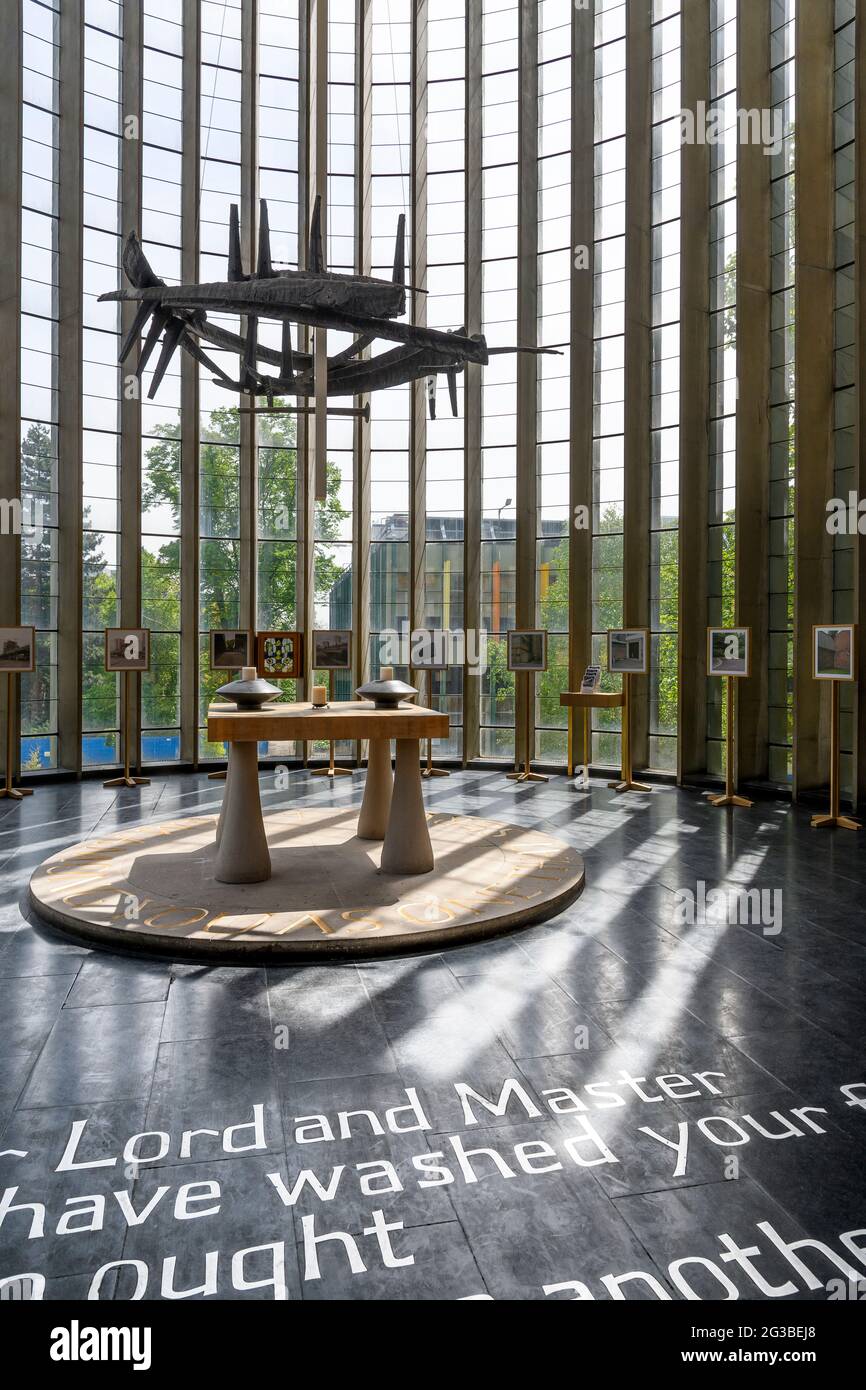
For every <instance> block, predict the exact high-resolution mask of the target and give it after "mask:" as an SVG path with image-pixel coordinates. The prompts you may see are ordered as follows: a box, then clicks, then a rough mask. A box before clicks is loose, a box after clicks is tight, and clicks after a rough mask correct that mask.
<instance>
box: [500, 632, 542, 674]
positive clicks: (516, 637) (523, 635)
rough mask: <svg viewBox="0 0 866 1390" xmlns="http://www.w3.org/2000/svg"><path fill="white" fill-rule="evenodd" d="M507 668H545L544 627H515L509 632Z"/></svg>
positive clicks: (528, 669)
mask: <svg viewBox="0 0 866 1390" xmlns="http://www.w3.org/2000/svg"><path fill="white" fill-rule="evenodd" d="M508 669H509V671H546V670H547V633H546V631H545V630H544V628H536V629H532V628H517V629H512V631H511V632H509V634H508Z"/></svg>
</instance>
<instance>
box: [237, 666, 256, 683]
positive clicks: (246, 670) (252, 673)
mask: <svg viewBox="0 0 866 1390" xmlns="http://www.w3.org/2000/svg"><path fill="white" fill-rule="evenodd" d="M256 675H257V673H256V668H255V666H244V667H242V668H241V680H242V681H254V680H255V679H256Z"/></svg>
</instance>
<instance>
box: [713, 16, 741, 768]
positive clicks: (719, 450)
mask: <svg viewBox="0 0 866 1390" xmlns="http://www.w3.org/2000/svg"><path fill="white" fill-rule="evenodd" d="M710 102H711V109H712V110H713V111H714V112H715V115H716V121H717V128H718V130H719V139H718V140H717V141H716V142H715V144H713V145H711V146H710V418H709V472H710V486H709V499H708V511H707V516H708V523H709V536H708V540H707V545H708V556H709V573H708V576H707V593H708V604H707V623H708V624H710V625H712V626H713V627H733V625H734V623H735V621H736V570H735V562H736V536H737V528H736V502H737V0H713V3H712V5H711V8H710ZM727 686H728V683H727V681H722V680H717V679H715V680H708V681H707V768H708V770H709V771H710V772H714V773H715V774H716V775H717V776H722V775H723V774H724V770H725V769H724V760H725V753H724V739H725V736H726V733H727V723H726V720H727V696H728V690H727Z"/></svg>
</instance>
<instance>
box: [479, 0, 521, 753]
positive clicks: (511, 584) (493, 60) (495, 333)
mask: <svg viewBox="0 0 866 1390" xmlns="http://www.w3.org/2000/svg"><path fill="white" fill-rule="evenodd" d="M482 9H483V21H482V22H483V34H482V37H483V43H482V50H481V71H482V78H481V100H482V108H483V109H482V144H481V196H482V207H481V223H482V250H481V255H482V266H481V273H482V313H481V318H482V331H483V333H484V334H485V336H486V338H487V342H488V344H489V345H490V346H491V347H499V346H504V345H506V344H513V343H516V341H517V206H518V196H517V174H518V167H517V123H518V109H519V90H520V80H519V71H518V67H519V60H518V51H519V37H518V31H519V3H518V0H483V6H482ZM481 392H482V396H481V470H482V483H481V487H482V501H481V627H482V629H483V630H484V631H486V632H487V635H488V636H487V670H486V672H485V674H484V675H483V677H482V679H481V681H480V685H481V720H480V723H481V736H480V745H481V746H480V752H481V755H482V757H500V758H513V757H514V677H513V675H511V673H510V672H509V671H508V669H507V656H506V635H505V634H506V633H507V632H508V630H509V628H513V627H514V626H515V623H516V620H517V607H516V605H517V595H516V588H515V568H516V562H517V553H516V552H517V540H516V536H517V358H516V357H514V356H511V355H509V354H506V353H503V354H502V355H501V356H497V357H492V358H491V359H490V363H489V365H488V366H487V367H486V368H485V369H484V376H483V379H482V388H481Z"/></svg>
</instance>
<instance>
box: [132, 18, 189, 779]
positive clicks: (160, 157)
mask: <svg viewBox="0 0 866 1390" xmlns="http://www.w3.org/2000/svg"><path fill="white" fill-rule="evenodd" d="M143 19H144V23H143V38H144V53H143V85H142V179H141V203H142V214H141V236H142V241H143V244H144V250H145V254H146V255H147V258H148V260H149V262H150V264H151V266H152V267H153V269H154V270H155V271H156V273H157V275H160V276H162V278H163V279H164V280H165V281H166V283H167V284H170V285H172V284H179V283H180V280H181V247H182V219H181V185H182V169H181V151H182V149H183V123H182V111H181V103H182V100H183V61H182V60H183V22H182V11H181V10H180V9H179V8H178V7H177V6H167V5H166V4H165V0H144V16H143ZM180 361H181V354H180V352H176V353H175V355H174V357H173V359H172V361H171V364H170V366H169V368H168V371H167V372H166V374H165V376H164V377H163V380H162V385H161V386H160V388H159V393H158V396H157V398H156V399H155V400H154V401H149V400H147V399H145V400H143V401H142V406H141V435H142V439H141V493H142V496H141V532H142V534H141V621H142V625H143V626H144V627H148V628H150V629H151V658H150V660H151V666H150V671H149V672H148V673H147V675H145V676H144V677H143V678H142V706H141V726H142V736H141V745H142V761H144V762H147V761H154V762H160V763H162V762H170V761H176V760H177V759H178V758H179V757H180V666H181V643H180V626H181V624H180V599H181V583H180V580H181V576H180V534H181V522H182V520H183V518H182V515H181V481H180V478H181V475H180V462H181V442H180Z"/></svg>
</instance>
